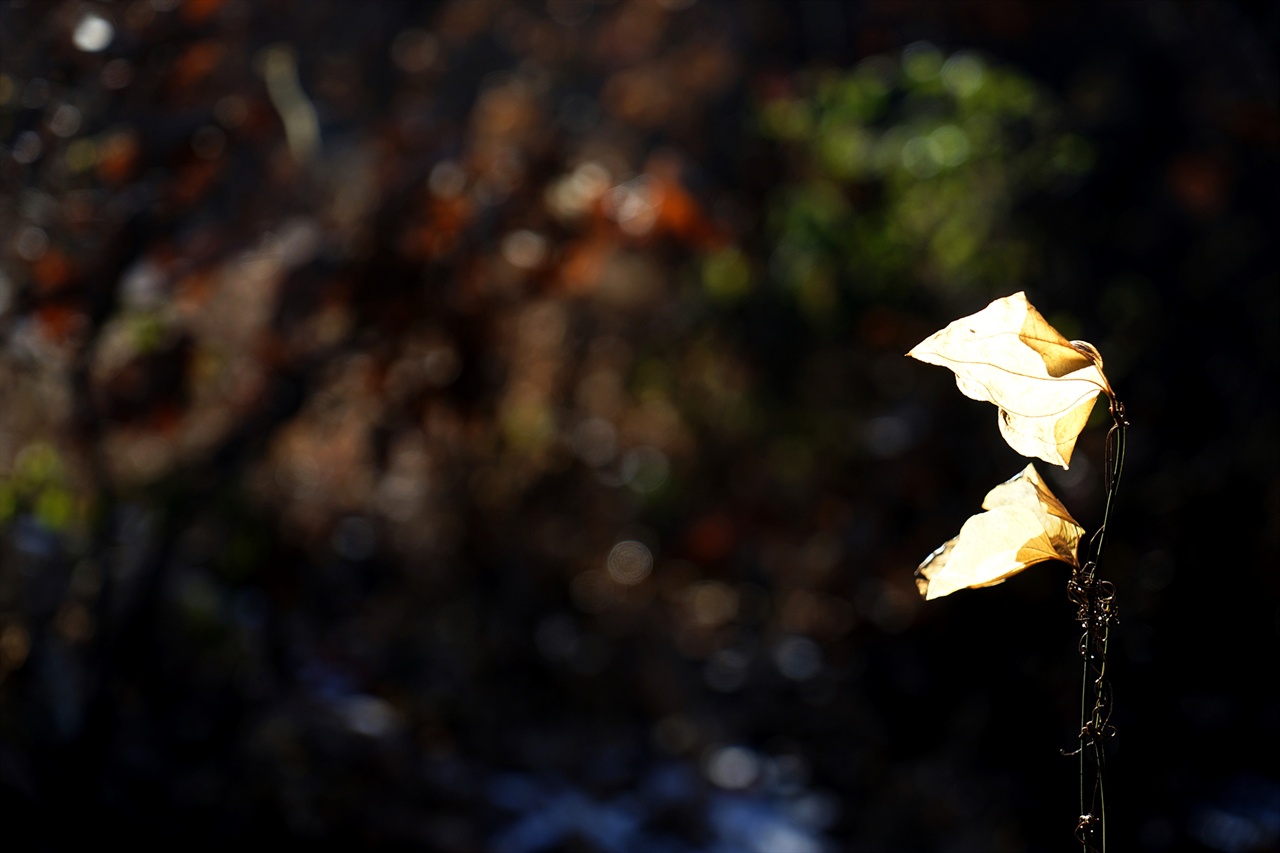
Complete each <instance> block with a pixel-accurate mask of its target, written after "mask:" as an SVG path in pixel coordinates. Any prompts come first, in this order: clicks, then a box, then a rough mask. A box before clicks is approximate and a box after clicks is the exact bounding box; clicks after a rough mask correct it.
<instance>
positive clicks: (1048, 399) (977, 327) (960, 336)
mask: <svg viewBox="0 0 1280 853" xmlns="http://www.w3.org/2000/svg"><path fill="white" fill-rule="evenodd" d="M907 355H909V356H911V357H912V358H916V359H919V360H920V361H924V362H928V363H929V364H939V365H942V366H943V367H947V368H950V369H951V370H952V371H953V372H954V373H955V375H956V385H957V386H959V388H960V390H961V391H962V392H963V393H964V395H965V396H966V397H971V398H973V399H975V400H986V401H988V402H991V403H995V404H996V405H997V406H998V407H999V408H1000V412H999V424H1000V434H1001V435H1003V436H1004V439H1005V441H1007V442H1008V443H1009V446H1010V447H1012V448H1013V449H1014V450H1016V451H1018V452H1019V453H1021V454H1022V455H1023V456H1031V457H1035V458H1038V459H1043V460H1044V461H1046V462H1050V463H1052V464H1054V465H1061V466H1062V467H1063V468H1066V467H1067V466H1068V464H1069V463H1070V462H1071V452H1072V450H1074V449H1075V445H1076V437H1077V436H1079V435H1080V430H1082V429H1084V425H1085V422H1086V421H1088V419H1089V412H1090V411H1092V410H1093V404H1094V403H1095V402H1096V401H1097V397H1098V394H1099V393H1105V394H1107V396H1111V386H1110V384H1109V383H1108V382H1107V378H1106V377H1105V376H1104V375H1103V373H1102V358H1101V356H1099V355H1098V351H1097V350H1096V349H1094V347H1093V345H1092V344H1089V343H1086V342H1084V341H1069V340H1067V339H1066V338H1064V337H1063V336H1062V335H1061V334H1059V333H1058V331H1057V329H1055V328H1053V326H1050V325H1049V323H1048V322H1047V321H1046V320H1045V319H1044V317H1042V316H1040V312H1039V311H1037V310H1036V309H1035V308H1033V307H1032V306H1031V304H1030V303H1029V302H1027V297H1026V295H1025V294H1024V293H1022V292H1021V291H1020V292H1018V293H1015V294H1013V295H1012V296H1006V297H1004V298H1002V299H997V300H996V301H994V302H992V303H991V304H990V305H988V306H987V307H986V308H984V309H982V310H981V311H979V312H978V313H976V314H971V315H969V316H968V317H962V318H960V319H959V320H956V321H955V322H953V323H951V324H950V325H948V326H947V327H946V328H945V329H942V330H941V331H938V332H934V333H933V334H932V335H930V336H929V337H928V338H925V339H924V340H923V341H921V342H920V343H919V344H917V345H916V346H915V347H913V348H912V349H911V351H910V352H908V353H907Z"/></svg>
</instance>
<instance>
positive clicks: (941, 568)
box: [916, 465, 1084, 599]
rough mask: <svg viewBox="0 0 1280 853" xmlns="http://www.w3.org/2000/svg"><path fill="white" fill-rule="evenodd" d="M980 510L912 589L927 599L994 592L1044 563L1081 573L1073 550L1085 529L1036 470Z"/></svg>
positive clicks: (999, 489) (997, 491) (1001, 488)
mask: <svg viewBox="0 0 1280 853" xmlns="http://www.w3.org/2000/svg"><path fill="white" fill-rule="evenodd" d="M982 508H983V509H985V510H986V512H982V513H979V514H977V515H975V516H973V517H971V518H970V519H969V520H968V521H966V522H965V523H964V526H963V527H961V528H960V535H959V536H957V537H956V538H955V539H952V540H950V541H948V542H947V543H946V544H944V545H943V546H942V547H940V548H939V549H938V550H936V551H934V552H933V553H932V554H930V555H929V557H928V558H927V559H926V560H925V561H924V562H923V563H921V564H920V567H919V568H918V569H916V586H917V587H918V588H919V589H920V594H921V595H923V596H924V597H925V598H926V599H931V598H940V597H941V596H944V595H947V594H949V593H952V592H955V591H956V590H958V589H970V588H976V587H983V586H992V585H993V584H998V583H1000V582H1002V581H1004V580H1005V579H1006V578H1008V577H1011V576H1012V575H1016V574H1017V573H1018V572H1020V571H1022V570H1023V569H1025V568H1027V567H1028V566H1032V565H1035V564H1036V563H1040V562H1044V561H1045V560H1061V561H1063V562H1064V563H1069V564H1070V565H1072V566H1076V567H1079V565H1080V564H1079V561H1078V559H1077V557H1076V549H1077V546H1078V545H1079V544H1080V537H1081V535H1083V533H1084V528H1082V527H1081V526H1080V525H1079V524H1077V523H1076V521H1075V519H1073V518H1072V517H1071V513H1069V512H1067V509H1066V507H1064V506H1063V505H1062V503H1061V502H1060V501H1059V500H1058V499H1057V498H1056V497H1054V496H1053V493H1052V492H1050V491H1049V487H1048V486H1046V485H1045V484H1044V481H1043V480H1041V479H1040V475H1039V473H1037V472H1036V469H1035V466H1034V465H1028V466H1027V467H1026V468H1025V469H1023V470H1022V471H1021V472H1020V473H1019V474H1018V475H1017V476H1015V477H1013V479H1011V480H1009V481H1007V482H1004V483H1001V484H1000V485H998V486H996V487H995V488H994V489H992V490H991V491H990V492H987V496H986V498H985V499H984V500H983V501H982Z"/></svg>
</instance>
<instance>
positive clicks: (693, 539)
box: [686, 512, 738, 563]
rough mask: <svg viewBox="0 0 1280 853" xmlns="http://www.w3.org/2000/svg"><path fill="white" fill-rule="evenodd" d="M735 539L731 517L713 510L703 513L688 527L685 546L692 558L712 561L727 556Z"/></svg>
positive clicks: (700, 560)
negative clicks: (708, 513)
mask: <svg viewBox="0 0 1280 853" xmlns="http://www.w3.org/2000/svg"><path fill="white" fill-rule="evenodd" d="M737 539H738V533H737V530H736V529H735V527H734V524H733V519H731V518H730V517H729V515H728V514H727V513H723V512H713V513H711V514H710V515H704V516H703V517H702V518H700V519H698V520H697V521H696V522H694V524H693V527H691V528H689V533H688V536H687V537H686V547H687V548H688V551H689V556H691V557H692V558H693V559H695V560H697V561H699V562H704V563H714V562H718V561H720V560H723V559H725V558H726V557H728V556H729V554H730V553H731V552H732V551H733V546H734V543H735V542H737Z"/></svg>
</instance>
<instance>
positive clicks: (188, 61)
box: [169, 41, 225, 90]
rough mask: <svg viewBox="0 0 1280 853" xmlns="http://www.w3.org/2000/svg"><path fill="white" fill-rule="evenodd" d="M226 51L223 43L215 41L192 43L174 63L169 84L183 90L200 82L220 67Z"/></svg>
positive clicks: (173, 87)
mask: <svg viewBox="0 0 1280 853" xmlns="http://www.w3.org/2000/svg"><path fill="white" fill-rule="evenodd" d="M224 52H225V51H224V50H223V48H222V45H220V44H218V43H217V42H214V41H202V42H197V43H196V44H193V45H191V47H189V48H187V49H186V51H185V52H183V54H182V56H180V57H178V61H177V62H175V63H174V65H173V75H172V76H171V77H170V78H169V86H170V87H171V88H172V89H177V90H182V89H185V88H187V87H188V86H193V85H195V84H196V83H199V82H200V81H201V80H203V79H204V78H206V77H208V76H209V74H210V73H212V71H213V69H215V68H217V67H218V64H219V63H220V62H221V61H222V56H223V53H224Z"/></svg>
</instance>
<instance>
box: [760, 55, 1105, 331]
mask: <svg viewBox="0 0 1280 853" xmlns="http://www.w3.org/2000/svg"><path fill="white" fill-rule="evenodd" d="M799 80H800V81H801V82H800V83H799V85H798V86H797V88H796V90H795V91H791V92H787V93H784V94H776V95H773V96H771V97H769V98H767V99H766V100H765V102H764V103H763V104H762V106H761V108H760V123H761V126H762V129H763V132H764V133H765V134H766V135H767V136H769V137H771V138H773V139H775V140H777V141H778V142H779V143H780V144H781V145H783V146H785V148H786V149H787V154H788V160H789V161H790V162H792V163H795V164H798V168H796V169H795V171H794V174H792V175H790V176H789V180H787V181H786V182H784V183H782V184H781V185H780V186H778V187H777V190H776V194H775V196H774V198H773V200H772V202H771V204H770V206H769V211H768V215H769V228H770V232H771V237H772V239H773V240H774V241H775V244H776V245H775V249H774V252H773V256H772V259H771V263H770V271H771V274H772V275H773V277H774V278H775V280H776V281H778V282H779V283H780V284H781V286H783V287H784V288H786V289H787V290H788V291H789V292H791V293H792V294H794V298H795V300H796V303H797V304H798V305H799V306H800V307H801V308H802V310H803V311H804V312H805V313H806V314H807V315H809V316H810V317H811V318H812V319H813V320H814V321H816V322H818V323H822V322H824V319H825V318H827V317H829V316H830V313H831V309H832V307H833V305H834V304H835V302H836V301H837V299H838V298H839V292H840V291H841V290H842V289H844V290H849V291H851V292H854V293H856V294H858V295H859V296H860V297H862V298H872V299H874V298H879V297H883V296H886V295H887V294H889V293H891V292H892V291H894V290H895V289H897V290H900V289H903V288H914V287H916V286H917V285H919V284H920V283H924V284H926V285H928V286H930V287H932V288H933V289H934V290H936V291H951V292H960V293H982V294H985V293H989V292H994V291H996V290H1000V289H1002V288H1003V289H1008V288H1009V286H1010V283H1011V282H1025V281H1027V280H1028V278H1032V277H1034V276H1035V274H1036V273H1037V270H1036V263H1037V256H1036V249H1035V245H1034V243H1033V241H1031V240H1030V239H1029V235H1028V234H1027V231H1026V229H1024V228H1022V227H1020V223H1019V221H1018V210H1019V204H1020V202H1022V201H1023V200H1024V199H1026V198H1027V197H1028V196H1030V195H1031V194H1033V193H1036V192H1038V191H1043V190H1046V189H1053V188H1055V187H1058V186H1062V185H1064V182H1065V183H1066V184H1068V185H1069V183H1070V182H1071V181H1072V180H1073V179H1076V178H1079V177H1080V176H1081V175H1083V174H1084V173H1086V172H1088V171H1089V169H1090V167H1091V165H1092V163H1093V151H1092V148H1091V146H1090V144H1089V143H1088V142H1087V141H1086V140H1084V139H1083V138H1082V137H1080V136H1079V135H1076V134H1075V133H1073V132H1071V130H1070V128H1069V124H1068V122H1067V121H1066V119H1065V117H1064V113H1063V110H1062V109H1061V108H1060V106H1059V105H1058V104H1057V103H1056V102H1055V100H1054V98H1053V96H1052V95H1051V94H1050V93H1049V92H1047V91H1046V90H1044V89H1043V88H1041V87H1040V86H1038V85H1037V84H1036V83H1034V82H1033V81H1032V80H1030V79H1029V78H1028V77H1026V76H1025V75H1023V74H1021V73H1019V72H1018V71H1016V70H1014V69H1012V68H1008V67H1004V66H1001V65H999V64H997V63H995V62H993V61H992V60H990V59H988V58H986V57H984V56H982V55H981V54H978V53H973V52H968V51H960V52H956V53H953V54H951V55H949V56H948V55H945V54H943V53H942V52H941V51H939V50H938V49H937V48H935V47H933V46H932V45H929V44H926V43H917V44H914V45H911V46H909V47H908V48H906V49H905V50H904V51H903V52H902V53H901V54H900V55H898V56H893V57H890V56H884V55H879V56H873V57H869V58H867V59H864V60H863V61H861V62H860V63H858V64H857V65H856V66H855V67H854V68H853V69H852V70H850V71H840V70H834V69H827V70H821V71H816V72H811V73H810V74H808V75H804V76H801V77H800V78H799Z"/></svg>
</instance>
